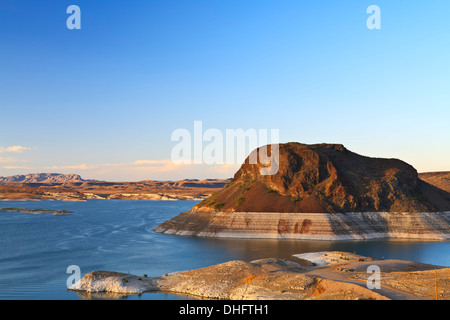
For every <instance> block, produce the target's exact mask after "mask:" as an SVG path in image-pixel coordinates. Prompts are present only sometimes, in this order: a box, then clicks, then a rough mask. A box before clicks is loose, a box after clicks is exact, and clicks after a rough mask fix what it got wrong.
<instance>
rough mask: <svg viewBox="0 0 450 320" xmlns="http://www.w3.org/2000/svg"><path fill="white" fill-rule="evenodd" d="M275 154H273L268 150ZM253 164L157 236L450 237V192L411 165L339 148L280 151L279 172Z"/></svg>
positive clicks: (298, 146) (284, 148) (295, 147)
mask: <svg viewBox="0 0 450 320" xmlns="http://www.w3.org/2000/svg"><path fill="white" fill-rule="evenodd" d="M269 149H270V148H269ZM262 167H263V165H261V164H259V163H258V164H250V163H249V158H247V160H246V161H245V163H244V164H243V165H242V166H241V168H240V169H239V171H238V172H236V174H235V175H234V179H233V180H232V181H231V182H230V183H229V184H227V185H226V186H225V187H224V188H223V189H221V190H220V191H218V192H215V193H213V194H212V195H211V196H210V197H208V198H207V199H205V200H203V201H201V202H200V203H199V204H197V205H196V206H194V207H193V208H192V209H191V210H190V211H188V212H185V213H182V214H180V215H178V216H176V217H174V218H172V219H170V220H168V221H166V222H164V223H162V224H161V225H159V226H157V227H155V229H154V230H155V231H157V232H162V233H166V234H177V235H194V236H204V237H241V238H290V239H323V240H341V239H342V240H344V239H371V238H386V237H394V238H415V239H448V238H449V237H450V218H449V212H450V194H449V193H447V192H445V191H444V190H442V189H439V188H437V187H435V186H432V185H430V184H428V183H426V182H425V181H422V180H421V179H419V177H418V174H417V171H416V170H415V169H414V168H413V167H412V166H410V165H409V164H407V163H405V162H403V161H400V160H396V159H379V158H369V157H364V156H361V155H358V154H356V153H353V152H351V151H349V150H347V149H346V148H344V147H343V146H342V145H334V144H319V145H304V144H300V143H287V144H281V145H280V146H279V170H278V173H276V174H274V175H261V174H260V169H261V168H262Z"/></svg>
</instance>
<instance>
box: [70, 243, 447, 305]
mask: <svg viewBox="0 0 450 320" xmlns="http://www.w3.org/2000/svg"><path fill="white" fill-rule="evenodd" d="M294 261H296V262H294ZM305 262H306V263H305ZM373 265H376V266H379V267H380V269H381V272H382V274H381V288H380V289H369V288H368V287H367V279H368V277H369V276H370V275H371V273H370V274H369V273H368V272H367V270H368V268H369V267H370V266H373ZM435 269H436V270H438V271H437V273H438V275H439V298H440V299H445V300H448V299H450V290H448V289H449V288H450V268H448V267H442V266H434V265H429V264H423V263H418V262H414V261H408V260H396V259H387V260H377V259H374V258H371V257H364V256H360V255H357V254H355V253H348V252H342V251H322V252H309V253H304V254H298V255H293V260H283V259H274V258H267V259H258V260H253V261H250V262H244V261H241V260H233V261H228V262H225V263H221V264H217V265H213V266H209V267H205V268H200V269H195V270H189V271H182V272H174V273H170V274H165V275H163V276H160V277H146V276H138V275H132V274H125V273H117V272H111V271H93V272H90V273H88V274H86V275H85V276H84V277H83V278H82V279H80V280H79V281H78V282H77V283H75V284H74V285H72V286H71V287H70V288H69V290H72V291H75V292H77V293H78V294H79V296H80V297H82V298H90V297H91V295H93V296H92V297H93V298H95V295H96V294H102V293H114V294H116V295H118V296H120V295H121V294H122V295H130V294H141V293H145V292H162V293H168V294H181V295H186V296H189V297H195V298H198V299H224V300H278V299H281V300H292V299H295V300H361V299H364V300H428V299H433V297H434V294H435V287H434V270H435Z"/></svg>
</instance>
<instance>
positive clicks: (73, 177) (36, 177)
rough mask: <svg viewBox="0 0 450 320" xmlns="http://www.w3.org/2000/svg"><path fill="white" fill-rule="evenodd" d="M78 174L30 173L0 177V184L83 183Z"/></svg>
mask: <svg viewBox="0 0 450 320" xmlns="http://www.w3.org/2000/svg"><path fill="white" fill-rule="evenodd" d="M85 181H86V180H84V179H82V178H81V177H80V176H79V175H78V174H62V173H32V174H27V175H16V176H10V177H0V183H45V184H65V183H77V182H85Z"/></svg>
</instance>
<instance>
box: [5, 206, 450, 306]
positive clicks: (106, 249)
mask: <svg viewBox="0 0 450 320" xmlns="http://www.w3.org/2000/svg"><path fill="white" fill-rule="evenodd" d="M196 203H197V202H196V201H142V200H139V201H132V200H89V201H87V202H65V201H26V202H24V201H8V202H0V208H6V207H20V208H30V209H40V208H43V209H55V210H70V211H73V212H74V213H73V214H72V215H66V216H53V215H50V214H41V215H31V214H23V213H13V212H11V213H0V248H1V249H0V299H45V300H48V299H52V300H53V299H55V300H56V299H81V298H82V297H80V296H79V295H78V294H77V293H75V292H72V291H69V290H67V289H66V280H67V278H68V276H69V275H70V274H67V273H66V271H67V267H68V266H70V265H77V266H79V267H80V269H81V274H82V275H84V274H86V273H88V272H90V271H93V270H109V271H117V272H125V273H128V272H129V273H132V274H136V275H144V274H147V275H148V276H160V275H163V274H165V273H170V272H174V271H182V270H190V269H195V268H202V267H206V266H210V265H213V264H217V263H221V262H226V261H229V260H235V259H240V260H245V261H251V260H254V259H259V258H269V257H275V258H291V259H295V258H292V255H293V254H297V253H304V252H311V251H325V250H341V251H349V252H356V253H357V254H360V255H364V256H371V257H375V258H381V257H384V258H398V259H407V260H415V261H420V262H423V263H430V264H437V265H444V266H450V254H449V252H450V242H449V241H443V242H440V241H436V242H434V241H392V240H370V241H339V242H332V241H304V240H240V239H206V238H195V237H179V236H170V235H164V234H159V233H156V232H154V231H153V230H152V228H153V227H155V226H156V225H158V224H160V223H162V222H163V221H165V220H167V219H169V218H171V217H173V216H175V215H177V214H179V213H180V212H183V211H186V210H188V209H190V208H191V207H192V206H193V205H195V204H196ZM91 298H101V296H96V295H94V296H91ZM114 298H120V299H152V300H153V299H155V300H156V299H158V300H161V299H187V297H184V296H177V295H169V294H162V293H144V294H142V295H131V296H127V297H114Z"/></svg>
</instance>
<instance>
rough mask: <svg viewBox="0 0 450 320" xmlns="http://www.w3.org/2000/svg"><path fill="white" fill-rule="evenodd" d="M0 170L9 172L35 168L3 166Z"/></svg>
mask: <svg viewBox="0 0 450 320" xmlns="http://www.w3.org/2000/svg"><path fill="white" fill-rule="evenodd" d="M0 168H2V169H7V170H16V169H25V170H33V168H31V167H23V166H2V167H0Z"/></svg>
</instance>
